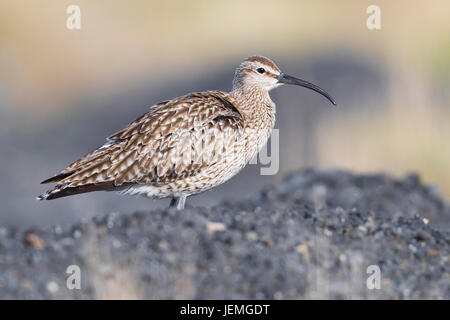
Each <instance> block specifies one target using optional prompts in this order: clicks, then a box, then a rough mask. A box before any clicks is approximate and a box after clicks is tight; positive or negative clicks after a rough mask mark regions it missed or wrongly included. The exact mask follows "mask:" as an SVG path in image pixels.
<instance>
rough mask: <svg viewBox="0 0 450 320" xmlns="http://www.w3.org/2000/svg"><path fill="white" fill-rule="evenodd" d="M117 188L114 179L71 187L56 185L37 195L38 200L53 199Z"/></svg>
mask: <svg viewBox="0 0 450 320" xmlns="http://www.w3.org/2000/svg"><path fill="white" fill-rule="evenodd" d="M114 188H115V186H114V183H113V182H112V181H107V182H102V183H89V184H85V185H81V186H76V187H69V186H68V185H67V184H59V185H56V186H55V188H53V189H52V190H49V191H47V192H45V193H43V194H41V195H40V196H38V197H36V200H39V201H41V200H53V199H57V198H62V197H67V196H72V195H75V194H81V193H86V192H92V191H109V190H113V189H114Z"/></svg>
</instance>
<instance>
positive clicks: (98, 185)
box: [38, 56, 283, 209]
mask: <svg viewBox="0 0 450 320" xmlns="http://www.w3.org/2000/svg"><path fill="white" fill-rule="evenodd" d="M258 69H259V71H258ZM261 69H264V72H263V73H262V74H261ZM282 75H283V74H282V73H281V72H280V70H279V69H278V67H277V66H276V65H275V64H274V63H273V62H272V61H270V60H269V59H267V58H264V57H260V56H252V57H249V58H247V59H246V60H245V61H244V62H242V63H241V65H240V66H239V68H238V69H237V70H236V74H235V78H234V80H233V90H232V91H231V92H230V93H226V92H221V91H206V92H199V93H191V94H188V95H185V96H182V97H179V98H175V99H173V100H170V101H164V102H161V103H159V104H157V105H155V106H153V107H152V108H151V110H150V111H149V112H147V113H145V114H144V115H142V116H141V117H139V118H138V119H136V120H135V121H133V122H132V123H130V124H129V125H128V126H127V127H125V128H124V129H122V130H120V131H118V132H116V133H114V134H113V135H111V136H109V137H108V138H107V142H106V144H104V145H103V146H101V147H100V148H98V149H95V150H94V151H92V152H90V153H88V154H86V155H85V156H83V157H82V158H81V159H79V160H77V161H75V162H74V163H72V164H71V165H69V166H68V167H67V168H66V169H64V170H63V171H61V172H60V173H59V174H58V175H56V176H54V177H52V178H50V179H47V180H45V181H43V182H42V183H50V182H56V183H57V185H56V186H55V188H54V189H52V190H50V191H48V192H47V193H45V194H43V195H41V196H39V197H38V199H39V200H51V199H56V198H60V197H65V196H69V195H73V194H78V193H85V192H90V191H99V190H106V191H112V190H116V191H119V192H120V193H122V194H129V195H145V196H148V197H158V198H163V197H173V198H177V199H179V201H178V208H179V209H182V208H183V207H184V201H185V199H186V197H187V196H189V195H192V194H196V193H199V192H202V191H205V190H207V189H210V188H212V187H214V186H216V185H219V184H221V183H223V182H225V181H226V180H228V179H230V178H231V177H232V176H234V175H235V174H236V173H237V172H238V171H239V170H241V169H242V168H243V167H244V166H245V165H246V164H247V162H248V161H249V160H250V159H251V158H252V157H253V156H254V155H255V154H256V153H257V152H258V151H259V150H260V149H261V147H262V146H263V145H264V144H265V143H266V141H267V139H268V137H269V135H270V131H271V129H272V128H273V125H274V122H275V104H274V103H273V102H272V100H271V99H270V97H269V94H268V92H269V90H270V89H272V88H274V87H276V86H278V85H280V84H281V83H280V82H281V81H280V77H281V76H282Z"/></svg>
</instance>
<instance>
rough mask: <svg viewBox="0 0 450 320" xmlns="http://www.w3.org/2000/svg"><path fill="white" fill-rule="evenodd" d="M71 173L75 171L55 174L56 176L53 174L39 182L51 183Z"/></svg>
mask: <svg viewBox="0 0 450 320" xmlns="http://www.w3.org/2000/svg"><path fill="white" fill-rule="evenodd" d="M73 173H75V171H71V172H66V173H61V174H57V175H56V176H53V177H51V178H48V179H47V180H44V181H42V182H41V184H46V183H51V182H59V181H60V180H62V179H64V178H67V177H68V176H70V175H72V174H73Z"/></svg>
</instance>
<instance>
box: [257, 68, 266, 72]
mask: <svg viewBox="0 0 450 320" xmlns="http://www.w3.org/2000/svg"><path fill="white" fill-rule="evenodd" d="M256 71H258V72H259V73H264V72H266V70H265V69H264V68H258V69H256Z"/></svg>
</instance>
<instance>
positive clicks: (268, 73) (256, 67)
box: [233, 56, 336, 105]
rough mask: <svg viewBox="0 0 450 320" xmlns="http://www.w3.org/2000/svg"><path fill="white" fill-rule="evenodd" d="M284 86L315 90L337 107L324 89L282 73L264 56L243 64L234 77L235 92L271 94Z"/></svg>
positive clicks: (245, 61)
mask: <svg viewBox="0 0 450 320" xmlns="http://www.w3.org/2000/svg"><path fill="white" fill-rule="evenodd" d="M282 84H293V85H297V86H301V87H305V88H308V89H311V90H314V91H316V92H318V93H320V94H321V95H323V96H325V97H326V98H327V99H328V100H330V102H331V103H332V104H333V105H336V102H335V101H334V100H333V98H331V96H330V95H329V94H328V93H327V92H326V91H325V90H323V89H322V88H320V87H318V86H316V85H314V84H312V83H310V82H308V81H305V80H302V79H298V78H295V77H292V76H289V75H287V74H285V73H283V72H281V70H280V69H279V68H278V67H277V65H276V64H275V63H274V62H273V61H272V60H270V59H268V58H266V57H262V56H251V57H248V58H247V59H245V60H244V61H242V62H241V64H240V65H239V67H238V68H237V69H236V73H235V75H234V80H233V90H236V89H238V90H239V89H244V90H245V91H247V90H246V89H249V90H252V89H253V90H255V89H256V90H263V91H266V92H269V91H270V90H272V89H274V88H276V87H278V86H280V85H282Z"/></svg>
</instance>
